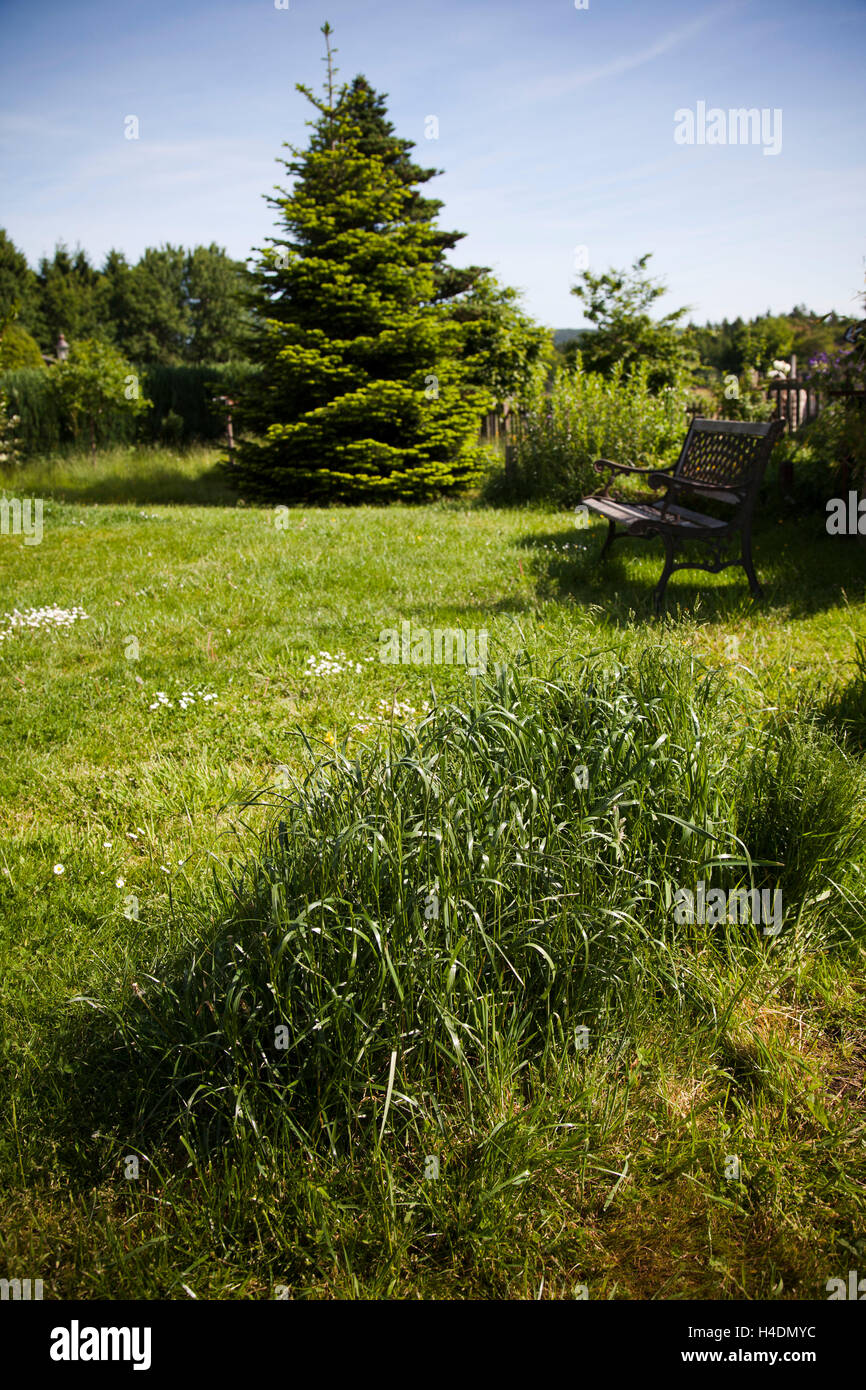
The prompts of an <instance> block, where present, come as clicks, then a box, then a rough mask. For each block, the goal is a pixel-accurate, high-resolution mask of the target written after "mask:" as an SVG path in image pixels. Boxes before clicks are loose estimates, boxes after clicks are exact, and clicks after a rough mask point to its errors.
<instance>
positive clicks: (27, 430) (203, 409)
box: [0, 362, 257, 458]
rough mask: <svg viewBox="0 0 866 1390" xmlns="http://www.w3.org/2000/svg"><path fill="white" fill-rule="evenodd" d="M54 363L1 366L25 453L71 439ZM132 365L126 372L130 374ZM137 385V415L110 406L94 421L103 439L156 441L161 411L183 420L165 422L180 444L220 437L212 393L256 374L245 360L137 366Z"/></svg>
mask: <svg viewBox="0 0 866 1390" xmlns="http://www.w3.org/2000/svg"><path fill="white" fill-rule="evenodd" d="M57 370H58V368H56V367H52V368H51V369H50V370H48V371H45V370H41V371H38V372H37V371H35V370H33V369H32V368H29V369H27V370H21V371H15V372H4V373H3V374H2V376H0V385H2V387H3V389H4V390H5V391H6V393H7V395H8V396H9V399H10V402H11V404H12V405H13V406H14V409H15V412H16V414H17V415H19V416H20V417H21V424H20V426H19V431H18V435H19V441H20V446H21V450H22V453H23V454H24V455H25V456H27V457H28V458H29V457H33V456H34V455H39V454H49V453H52V452H55V451H56V450H57V449H58V448H60V447H61V446H63V445H65V444H68V443H71V442H74V440H75V438H76V435H75V433H74V430H73V420H72V417H71V415H70V413H69V411H68V409H67V408H66V405H65V403H64V401H63V400H62V399H61V396H60V394H59V393H58V392H57V391H56V390H55V389H54V383H55V380H56V376H55V373H56V372H57ZM135 370H136V369H135V368H132V367H130V368H129V372H130V373H132V374H134V373H135ZM138 370H139V372H140V389H141V391H142V393H143V394H142V399H143V400H144V401H145V403H146V409H145V410H144V411H143V412H140V413H139V414H138V415H135V414H131V413H130V412H128V411H123V412H121V413H117V412H115V411H110V412H108V413H107V414H105V415H104V416H103V418H102V419H101V421H100V423H99V439H100V443H102V444H110V443H111V444H130V443H132V442H133V441H134V440H135V439H140V440H151V441H156V440H158V439H160V438H163V437H164V436H165V430H164V428H163V422H164V420H165V418H166V416H168V415H170V414H173V415H174V416H176V417H179V418H180V420H181V422H182V425H181V427H180V428H179V427H178V426H177V424H176V422H175V423H172V424H170V425H169V427H168V430H169V433H170V434H171V437H172V438H173V439H176V441H177V442H178V443H180V444H183V445H188V444H191V443H193V442H194V441H205V440H210V441H217V440H219V441H222V440H223V439H224V438H225V418H226V417H225V407H224V406H223V405H222V403H221V402H219V401H217V400H215V399H214V398H215V397H216V396H219V395H225V394H229V395H237V394H238V393H239V392H242V391H243V389H244V384H245V383H246V382H248V381H250V380H251V379H252V378H254V377H255V376H256V373H257V369H256V368H255V367H253V366H251V365H250V364H249V363H246V362H232V363H224V362H223V363H218V364H214V365H212V366H199V367H163V366H156V367H142V368H140V369H138Z"/></svg>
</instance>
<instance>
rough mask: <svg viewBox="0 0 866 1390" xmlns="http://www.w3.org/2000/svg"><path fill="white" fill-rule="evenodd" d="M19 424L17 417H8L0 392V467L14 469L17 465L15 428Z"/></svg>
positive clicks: (0, 392) (7, 410) (4, 400)
mask: <svg viewBox="0 0 866 1390" xmlns="http://www.w3.org/2000/svg"><path fill="white" fill-rule="evenodd" d="M18 424H20V420H19V418H18V416H17V415H10V414H9V409H8V407H7V404H6V398H5V396H4V395H3V393H2V391H0V467H2V468H14V467H15V465H16V463H18V461H19V460H18V446H17V442H16V439H15V427H16V425H18Z"/></svg>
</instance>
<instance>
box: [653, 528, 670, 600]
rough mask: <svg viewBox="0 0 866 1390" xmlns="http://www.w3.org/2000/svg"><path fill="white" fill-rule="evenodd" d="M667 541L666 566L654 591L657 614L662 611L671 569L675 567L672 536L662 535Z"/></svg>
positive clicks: (665, 541)
mask: <svg viewBox="0 0 866 1390" xmlns="http://www.w3.org/2000/svg"><path fill="white" fill-rule="evenodd" d="M662 540H663V541H664V543H665V567H664V569H663V570H662V572H661V578H660V579H659V582H658V584H657V585H656V587H655V590H654V591H653V609H654V611H655V613H656V614H659V613H661V611H662V600H663V599H664V596H665V589H666V588H667V583H668V580H669V579H670V577H671V570H672V569H673V567H674V543H673V541H672V540H671V538H670V536H662Z"/></svg>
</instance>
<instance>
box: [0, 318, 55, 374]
mask: <svg viewBox="0 0 866 1390" xmlns="http://www.w3.org/2000/svg"><path fill="white" fill-rule="evenodd" d="M20 367H33V368H35V369H36V370H37V371H45V363H44V362H43V360H42V353H41V352H40V351H39V344H38V343H37V341H36V339H35V338H33V337H31V335H30V334H29V333H28V332H27V329H26V328H22V327H21V325H20V324H18V323H9V324H7V325H6V327H5V328H4V329H3V332H2V335H0V372H7V371H15V370H16V369H17V368H20Z"/></svg>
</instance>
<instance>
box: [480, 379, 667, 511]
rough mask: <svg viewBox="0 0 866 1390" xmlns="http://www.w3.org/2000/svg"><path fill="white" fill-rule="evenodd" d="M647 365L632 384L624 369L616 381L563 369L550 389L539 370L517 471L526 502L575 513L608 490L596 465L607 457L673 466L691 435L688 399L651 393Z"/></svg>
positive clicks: (517, 450)
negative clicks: (686, 408) (685, 438)
mask: <svg viewBox="0 0 866 1390" xmlns="http://www.w3.org/2000/svg"><path fill="white" fill-rule="evenodd" d="M647 381H648V373H647V369H646V368H645V367H642V366H639V367H638V368H637V369H636V370H635V372H634V373H633V375H631V376H629V377H626V376H625V374H624V372H623V368H622V364H621V363H618V364H617V365H616V366H615V367H614V368H613V371H612V372H611V374H610V376H609V377H602V376H598V375H596V374H594V373H591V372H585V371H584V370H583V364H582V360H581V358H580V355H579V354H578V356H577V358H576V361H575V367H574V370H573V371H569V370H567V369H560V370H559V372H558V373H557V374H556V376H555V378H554V379H553V382H552V385H550V386H548V383H547V380H546V372H545V371H544V370H541V371H538V372H537V373H536V375H535V379H534V382H533V384H532V387H531V388H530V390H529V391H528V392H527V393H526V394H525V397H524V400H525V410H524V412H523V413H522V415H521V417H520V420H519V422H518V427H517V431H516V435H515V438H514V444H513V457H512V466H511V468H510V469H509V480H508V482H509V491H510V492H511V493H512V495H513V496H514V497H516V498H518V499H533V500H541V499H543V500H545V501H549V502H554V503H558V504H560V505H562V506H573V505H574V504H575V503H576V502H578V501H579V500H580V498H581V497H583V496H584V495H585V494H586V493H588V492H591V491H593V490H594V489H595V488H597V487H598V486H599V485H600V479H599V477H598V475H597V474H596V473H594V472H593V469H592V464H593V462H594V460H596V459H599V458H609V459H614V460H616V462H618V463H631V464H638V465H648V464H649V465H651V464H662V463H668V462H671V461H672V460H673V459H674V458H675V457H676V455H677V452H678V450H679V448H680V446H681V444H682V441H683V436H684V434H685V430H686V426H687V421H686V417H685V412H684V403H685V394H684V392H683V391H682V390H681V389H680V388H679V387H665V388H663V389H662V390H661V391H660V392H658V393H656V394H654V393H653V392H651V391H650V390H649V387H648V384H647Z"/></svg>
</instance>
